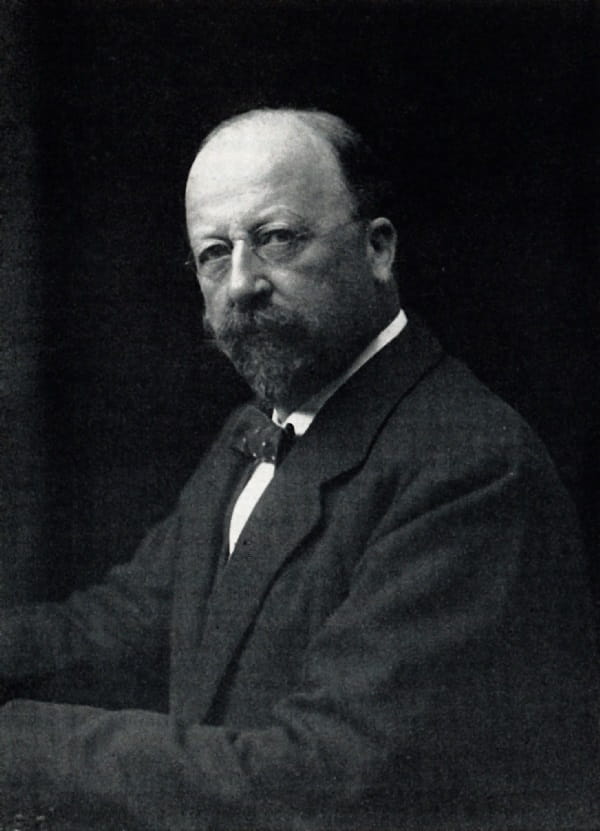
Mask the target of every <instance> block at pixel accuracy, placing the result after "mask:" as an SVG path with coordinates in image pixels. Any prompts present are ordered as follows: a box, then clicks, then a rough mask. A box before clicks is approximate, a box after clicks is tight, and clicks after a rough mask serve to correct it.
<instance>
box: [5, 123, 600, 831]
mask: <svg viewBox="0 0 600 831" xmlns="http://www.w3.org/2000/svg"><path fill="white" fill-rule="evenodd" d="M375 161H376V160H374V159H372V158H370V157H369V154H368V152H367V150H366V148H365V147H364V146H363V144H362V142H361V141H360V139H359V137H358V136H357V135H356V134H355V133H354V131H352V130H351V129H350V128H349V127H348V126H347V125H346V124H345V123H344V122H342V121H341V120H339V119H337V118H335V117H334V116H330V115H327V114H324V113H312V112H303V111H289V110H275V111H272V110H267V111H253V112H250V113H247V114H245V115H243V116H241V117H237V118H235V119H233V120H231V121H229V122H226V123H225V124H224V125H221V126H220V127H219V128H217V130H215V131H214V132H213V133H212V134H211V135H210V136H209V137H208V139H207V141H205V143H204V145H203V147H202V148H201V150H200V152H199V154H198V156H197V158H196V160H195V162H194V164H193V166H192V169H191V172H190V175H189V179H188V184H187V192H186V210H187V222H188V230H189V238H190V244H191V249H192V253H193V258H194V263H195V266H196V270H197V274H198V279H199V282H200V288H201V290H202V294H203V297H204V302H205V317H206V322H207V325H208V326H209V328H210V329H211V330H212V332H213V333H214V337H215V338H216V341H217V343H218V344H219V345H220V347H221V348H222V349H223V351H224V352H225V353H226V354H227V355H228V356H229V357H230V359H231V360H232V362H233V363H234V365H235V366H236V367H237V369H238V370H239V371H240V373H241V374H242V375H243V376H244V377H245V378H246V379H247V381H248V382H249V384H250V385H251V387H252V388H253V390H254V392H255V393H256V399H257V400H256V403H257V405H258V408H257V407H255V406H247V407H244V408H242V409H241V410H240V411H238V412H236V413H234V414H233V416H232V417H231V418H230V419H229V421H228V422H227V424H226V426H225V427H224V429H223V431H222V433H221V435H220V436H219V437H218V439H217V440H216V442H215V445H214V446H213V448H212V449H211V450H210V451H209V453H208V454H207V455H206V457H205V458H204V459H203V461H202V463H201V465H200V467H199V468H198V470H197V472H196V473H195V475H194V476H193V477H192V479H191V481H190V482H189V484H188V486H187V487H186V489H185V490H184V492H183V494H182V496H181V499H180V501H179V505H178V507H177V509H176V510H175V512H174V513H173V515H172V516H171V517H169V518H168V519H167V520H166V521H165V522H164V523H163V524H162V525H160V526H159V527H158V528H157V529H155V530H154V531H153V532H152V533H151V534H150V535H149V537H148V538H147V539H146V540H145V542H144V543H143V544H142V546H141V547H140V549H139V550H138V552H137V554H136V555H135V557H134V559H133V561H132V562H131V563H130V564H129V565H126V566H121V567H118V568H116V569H114V570H113V571H112V572H111V573H110V574H109V575H108V576H107V578H106V580H105V581H104V583H103V584H102V585H101V586H98V587H95V588H92V589H90V590H88V591H87V592H85V593H82V594H78V595H74V596H73V597H72V598H71V599H70V600H69V601H68V602H67V603H66V604H64V605H62V606H48V605H42V606H35V607H32V608H30V609H19V610H15V611H8V612H5V613H3V614H2V616H1V617H0V639H1V644H2V649H1V652H0V667H1V670H2V674H3V676H4V677H5V678H10V679H12V680H13V681H14V680H15V679H17V680H18V679H19V678H20V677H24V676H35V675H42V674H47V673H58V674H60V673H61V672H64V671H66V670H67V669H68V668H70V667H73V666H82V665H86V666H88V667H89V666H93V665H95V664H96V665H99V666H105V665H106V664H107V663H108V662H109V661H111V660H112V661H114V662H115V663H117V662H129V663H130V664H131V663H133V662H135V665H136V666H138V667H140V668H144V666H147V667H148V668H150V669H151V668H152V666H153V664H154V662H155V661H156V659H157V654H158V652H159V649H160V646H161V644H162V643H163V641H164V638H165V636H167V635H168V636H169V637H170V656H171V677H170V690H171V694H170V710H169V714H168V715H163V714H159V713H153V712H144V711H139V710H125V711H123V710H114V711H109V710H102V709H97V708H92V707H82V706H72V705H64V704H50V703H40V702H32V701H18V700H17V701H12V702H9V703H8V704H7V705H6V706H5V707H3V708H2V710H0V735H1V736H3V739H2V743H1V745H0V777H1V778H0V781H1V783H2V786H3V788H4V790H5V793H6V799H7V800H15V801H16V802H17V803H18V799H19V798H22V796H23V794H27V796H28V799H30V800H32V801H33V802H34V804H36V805H39V806H41V807H44V806H47V805H48V804H52V805H54V806H56V811H57V814H56V816H64V817H71V818H73V817H83V818H84V819H83V821H84V822H88V826H86V827H92V824H93V822H96V821H97V822H101V821H102V817H104V818H105V821H106V823H107V825H108V827H113V828H117V827H126V828H134V827H142V828H156V829H168V831H173V830H174V829H177V830H179V829H202V828H211V829H213V828H224V829H235V830H236V831H237V829H241V828H249V829H253V830H254V831H257V830H258V829H280V828H281V829H292V828H293V829H336V831H337V829H346V828H351V829H357V831H368V830H369V829H379V828H388V829H419V831H421V829H436V830H437V831H439V829H498V830H499V829H502V831H506V829H510V828H514V829H517V828H518V829H538V830H539V831H542V829H544V831H546V830H547V829H559V828H560V829H567V828H573V829H574V828H578V829H584V828H585V829H588V828H589V829H591V828H596V827H598V822H599V820H600V811H599V807H598V804H597V798H596V782H597V775H598V762H599V759H598V737H597V721H596V715H595V712H594V705H595V704H596V688H595V686H594V684H595V680H594V673H593V667H592V664H593V660H594V657H593V653H592V647H591V644H590V639H589V624H588V621H587V620H586V615H585V611H584V607H585V602H584V596H585V593H586V587H585V582H586V580H585V570H584V568H583V567H582V563H581V558H580V554H579V552H578V542H577V530H576V526H575V523H574V519H573V514H572V510H571V507H570V505H569V503H568V500H567V499H566V497H565V494H564V493H563V491H562V488H561V486H560V484H559V482H558V480H557V476H556V473H555V472H554V469H553V467H552V465H551V463H550V462H549V460H548V458H547V456H546V454H545V451H544V450H543V448H542V447H541V446H540V444H539V442H538V441H537V440H536V438H535V437H534V436H533V435H532V434H531V432H530V431H529V429H528V428H527V427H526V426H525V425H524V424H523V422H522V421H521V420H520V419H519V417H518V416H517V415H516V414H515V413H514V412H513V411H512V410H511V409H510V408H509V407H507V406H506V405H504V404H503V403H502V402H500V401H499V400H498V399H497V398H495V396H494V395H492V394H491V393H490V392H489V391H488V390H486V389H485V388H483V387H482V386H481V385H480V384H479V383H478V382H477V381H476V380H475V379H474V378H473V377H472V375H471V374H470V373H469V372H468V370H467V369H466V368H464V367H463V366H462V365H461V364H460V363H458V362H456V361H454V360H452V359H451V358H449V357H447V356H446V355H444V353H443V352H442V350H441V349H440V347H439V345H438V344H437V342H436V341H435V340H434V338H433V337H432V336H431V335H429V334H428V332H427V331H426V330H425V328H424V327H423V326H422V325H421V324H420V323H419V322H418V321H417V320H416V318H414V317H413V316H409V318H410V319H409V320H408V321H407V317H406V315H405V312H404V311H403V310H402V309H401V307H400V302H399V299H398V293H397V289H396V284H395V281H394V275H393V262H394V255H395V246H396V233H395V230H394V226H393V225H392V223H391V222H390V220H389V219H388V218H386V217H385V216H384V215H382V213H381V212H380V205H379V203H378V198H379V195H380V193H381V191H380V190H379V189H378V186H377V178H376V176H375V175H374V170H375V168H376V165H375ZM265 414H266V415H265ZM274 424H276V425H280V426H281V427H283V428H284V429H283V430H279V429H275V428H274V427H273V425H274ZM290 425H291V426H290ZM292 428H293V429H292ZM273 430H275V435H273ZM292 433H293V435H292ZM256 439H258V443H256V444H255V440H256ZM262 450H265V451H266V454H265V455H264V457H263V456H262V455H261V454H262ZM111 823H112V824H111Z"/></svg>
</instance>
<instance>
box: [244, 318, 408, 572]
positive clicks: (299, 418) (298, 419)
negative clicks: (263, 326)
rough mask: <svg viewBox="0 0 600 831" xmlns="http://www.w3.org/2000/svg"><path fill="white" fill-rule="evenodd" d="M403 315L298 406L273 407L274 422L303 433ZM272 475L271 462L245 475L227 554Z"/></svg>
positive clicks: (400, 327)
mask: <svg viewBox="0 0 600 831" xmlns="http://www.w3.org/2000/svg"><path fill="white" fill-rule="evenodd" d="M406 322H407V321H406V315H405V313H404V311H403V309H400V311H399V312H398V314H397V315H396V317H395V318H394V319H393V320H392V321H391V322H390V323H388V325H387V326H386V327H385V328H384V329H382V330H381V332H380V333H379V334H378V335H377V337H375V338H374V339H373V340H372V341H371V342H370V343H369V344H368V346H366V347H365V349H363V351H362V352H361V353H360V354H359V355H358V356H357V357H356V358H355V359H354V361H353V362H352V363H351V364H350V366H349V367H348V369H347V370H346V371H345V372H343V373H342V375H340V376H339V377H338V378H336V379H335V380H334V381H332V382H331V383H330V384H328V385H327V386H326V387H325V388H324V389H322V390H321V391H320V392H319V393H317V394H316V395H313V397H312V398H309V400H308V401H306V402H305V403H304V404H303V405H302V406H301V407H300V408H299V409H297V410H294V412H293V413H290V414H289V415H288V417H287V418H286V419H281V418H280V417H279V415H278V413H277V410H276V409H275V410H274V411H273V415H272V419H273V421H274V422H275V424H278V425H279V426H280V427H285V426H286V425H288V424H292V425H293V427H294V433H295V435H296V437H300V436H303V435H304V433H306V431H307V430H308V428H309V427H310V425H311V424H312V422H313V419H314V418H315V416H316V415H317V413H318V412H319V410H320V409H321V407H323V405H324V404H325V402H326V401H327V400H328V399H329V398H331V396H332V395H333V394H334V392H336V390H338V389H339V388H340V387H341V386H342V384H345V383H346V381H347V380H348V379H349V378H350V377H351V376H352V375H354V373H355V372H357V371H358V370H359V369H360V368H361V367H362V366H364V364H366V363H367V361H369V360H370V359H371V358H372V357H373V355H376V354H377V353H378V352H379V350H380V349H383V347H384V346H386V345H387V344H388V343H389V342H390V341H391V340H393V339H394V338H395V337H397V336H398V335H399V334H400V332H401V331H402V330H403V329H404V327H405V326H406ZM274 475H275V465H274V464H272V463H271V462H259V464H258V465H257V466H256V468H255V469H254V471H253V472H252V475H251V476H250V478H249V479H248V481H247V483H246V485H245V487H244V489H243V490H242V492H241V493H240V495H239V497H238V499H237V501H236V503H235V505H234V507H233V511H232V513H231V520H230V523H229V554H230V556H231V554H232V553H233V550H234V548H235V546H236V543H237V541H238V539H239V537H240V534H241V533H242V530H243V528H244V525H245V524H246V522H247V521H248V518H249V517H250V514H251V513H252V511H253V510H254V508H255V507H256V504H257V503H258V500H259V499H260V498H261V496H262V495H263V493H264V492H265V490H266V489H267V486H268V485H269V483H270V482H271V479H272V478H273V476H274Z"/></svg>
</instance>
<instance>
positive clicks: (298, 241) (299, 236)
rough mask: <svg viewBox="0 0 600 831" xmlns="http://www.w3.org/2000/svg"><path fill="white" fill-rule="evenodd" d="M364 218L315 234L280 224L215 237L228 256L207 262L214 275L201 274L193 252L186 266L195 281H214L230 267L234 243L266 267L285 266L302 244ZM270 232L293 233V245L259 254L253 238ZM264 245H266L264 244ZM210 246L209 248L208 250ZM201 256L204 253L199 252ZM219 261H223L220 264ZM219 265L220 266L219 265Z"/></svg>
mask: <svg viewBox="0 0 600 831" xmlns="http://www.w3.org/2000/svg"><path fill="white" fill-rule="evenodd" d="M364 221H365V217H364V216H361V215H359V214H356V215H354V216H353V217H351V218H350V219H347V220H345V221H344V222H339V223H338V224H337V225H334V226H332V227H331V228H329V229H328V230H327V231H322V232H317V231H310V230H308V229H305V230H303V231H298V232H295V230H294V229H293V228H291V227H289V226H286V225H284V224H283V223H281V224H280V225H275V226H274V227H273V228H271V229H269V228H268V227H267V228H264V227H263V226H259V227H258V228H256V229H252V230H250V231H246V232H245V233H244V234H243V236H239V237H237V238H236V239H233V240H232V239H226V238H219V239H217V238H216V237H215V241H216V244H221V245H224V246H226V247H227V248H228V249H229V251H228V256H226V255H224V256H223V257H219V258H216V259H214V260H209V262H214V263H215V264H216V267H215V273H214V274H207V273H206V272H204V273H202V271H201V266H200V265H199V264H198V262H197V255H196V254H195V253H194V251H193V250H191V251H190V254H189V256H188V259H187V260H186V266H188V267H190V268H192V269H193V271H194V273H195V275H196V277H197V279H199V280H200V279H203V278H205V279H208V280H210V279H215V277H217V276H220V274H221V273H222V272H224V271H226V270H227V268H229V267H230V265H231V255H232V254H233V247H234V245H235V243H236V242H245V243H246V244H247V245H248V247H249V248H250V250H251V251H252V253H253V254H254V255H255V256H256V257H258V259H259V260H261V262H263V263H266V264H267V265H285V264H286V263H290V262H292V261H293V259H294V258H295V257H296V256H297V255H298V254H299V253H300V250H299V247H300V246H301V245H302V243H303V242H307V243H308V242H310V241H313V240H317V239H326V238H327V237H329V236H331V235H332V234H334V233H336V232H337V231H339V230H340V228H344V227H345V226H347V225H354V224H355V223H357V222H364ZM269 230H271V231H274V232H275V231H281V230H289V231H292V232H294V234H295V237H294V240H293V243H291V245H290V247H289V248H288V249H286V250H282V251H281V252H280V253H279V254H277V255H275V256H274V255H273V254H269V255H268V256H265V254H264V252H261V251H260V250H258V249H259V247H260V243H259V241H258V240H254V239H253V237H256V236H257V235H258V234H260V233H261V232H263V233H265V232H268V231H269ZM265 244H266V243H265ZM210 247H211V246H209V247H208V248H207V249H205V250H208V249H209V248H210ZM200 253H201V254H202V253H204V252H200ZM221 261H223V262H222V263H221ZM219 264H220V265H219Z"/></svg>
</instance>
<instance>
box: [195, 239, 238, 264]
mask: <svg viewBox="0 0 600 831" xmlns="http://www.w3.org/2000/svg"><path fill="white" fill-rule="evenodd" d="M229 256H231V249H230V247H229V246H228V245H226V243H224V242H213V243H211V244H210V245H206V246H205V247H204V248H202V250H200V251H199V252H198V253H197V254H196V262H197V263H198V265H199V266H203V265H206V264H207V263H210V262H215V261H218V260H222V259H223V258H225V257H229Z"/></svg>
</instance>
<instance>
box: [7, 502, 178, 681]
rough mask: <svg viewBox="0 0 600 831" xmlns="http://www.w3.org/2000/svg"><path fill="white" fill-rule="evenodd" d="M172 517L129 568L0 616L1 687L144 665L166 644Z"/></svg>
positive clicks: (174, 536)
mask: <svg viewBox="0 0 600 831" xmlns="http://www.w3.org/2000/svg"><path fill="white" fill-rule="evenodd" d="M178 533H179V520H178V515H177V514H176V513H175V514H174V515H173V516H171V517H170V518H168V519H167V520H165V521H164V522H163V523H162V524H160V525H158V526H157V527H156V528H155V529H154V530H152V531H151V532H150V533H149V534H148V536H147V537H146V539H145V540H144V542H143V543H142V544H141V546H140V547H139V549H138V551H137V552H136V554H135V556H134V557H133V559H132V560H131V562H129V563H127V564H125V565H119V566H116V567H115V568H113V569H112V570H111V571H110V572H109V573H108V575H107V576H106V577H105V579H104V581H103V582H102V583H101V584H99V585H97V586H93V587H91V588H89V589H87V590H85V591H80V592H75V593H73V594H72V595H71V596H70V597H69V599H68V600H67V601H66V602H64V603H40V604H30V605H29V606H22V607H15V608H10V609H4V610H0V679H2V680H3V681H4V682H5V683H8V682H18V681H20V680H22V679H35V678H38V677H42V676H49V675H54V674H58V673H62V672H66V671H68V670H70V669H72V668H74V667H82V666H90V667H102V666H107V665H113V664H118V663H120V662H131V661H132V660H134V659H136V658H137V659H138V660H141V659H142V658H145V659H146V660H148V659H149V658H150V657H151V656H152V653H153V650H154V649H155V648H156V647H157V645H158V644H159V642H160V641H161V638H163V637H164V636H165V635H166V636H167V638H168V627H169V621H170V614H171V593H172V570H173V562H174V558H175V551H176V549H177V538H178Z"/></svg>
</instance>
